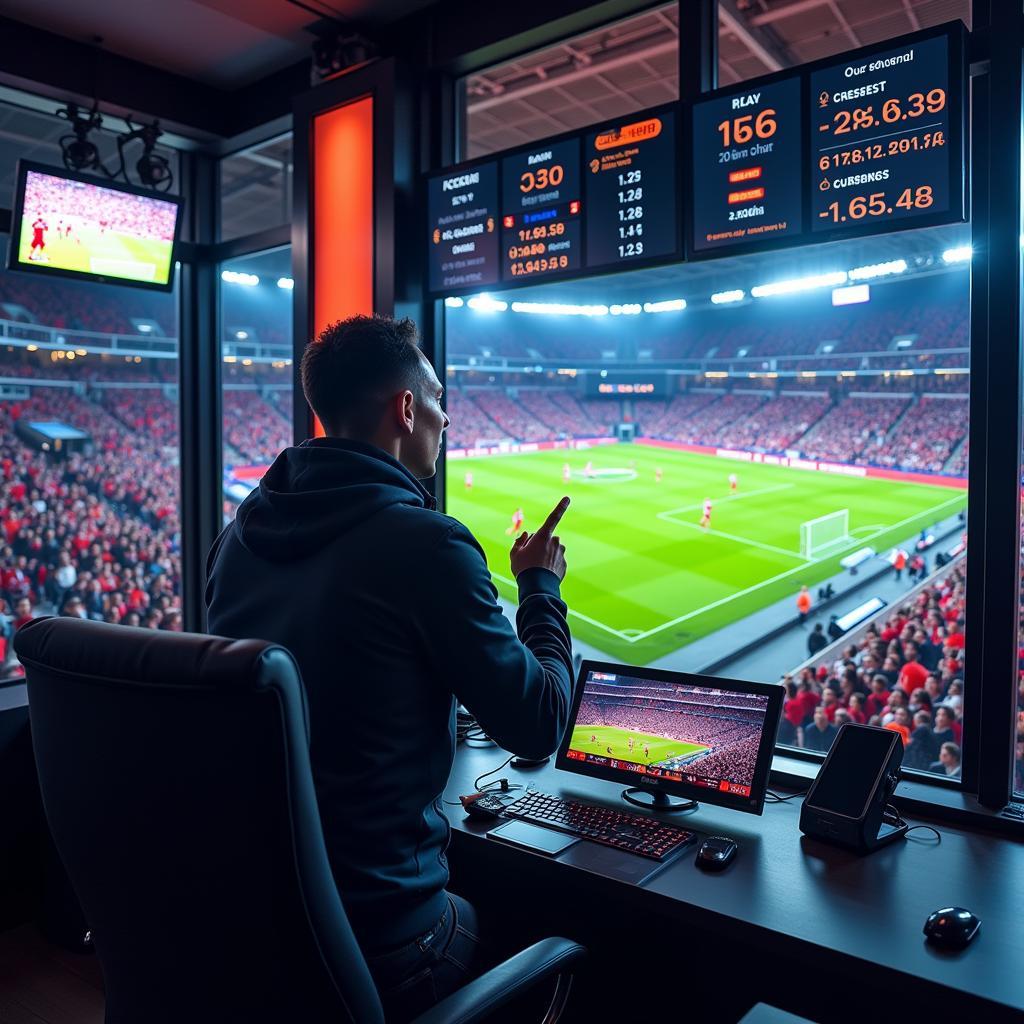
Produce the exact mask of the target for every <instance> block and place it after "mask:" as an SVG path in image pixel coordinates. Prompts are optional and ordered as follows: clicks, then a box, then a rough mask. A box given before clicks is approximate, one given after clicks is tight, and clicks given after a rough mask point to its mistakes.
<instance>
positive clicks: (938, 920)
mask: <svg viewBox="0 0 1024 1024" xmlns="http://www.w3.org/2000/svg"><path fill="white" fill-rule="evenodd" d="M980 925H981V921H980V919H979V918H977V917H975V916H974V914H972V913H971V912H970V911H969V910H965V909H964V908H963V907H943V908H942V909H941V910H936V911H933V912H932V913H931V914H929V915H928V920H927V921H925V923H924V933H925V935H927V936H928V941H929V942H933V943H935V945H936V946H941V947H942V948H943V949H963V948H964V946H966V945H967V943H968V942H970V941H971V939H973V938H974V936H975V935H977V934H978V928H979V926H980Z"/></svg>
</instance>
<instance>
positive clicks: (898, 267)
mask: <svg viewBox="0 0 1024 1024" xmlns="http://www.w3.org/2000/svg"><path fill="white" fill-rule="evenodd" d="M906 269H907V261H906V260H888V261H887V262H886V263H869V264H867V265H866V266H863V267H854V268H853V270H848V271H847V272H846V276H847V277H849V279H850V280H851V281H869V280H871V279H872V278H875V277H889V276H890V275H892V274H902V273H903V272H904V271H905V270H906Z"/></svg>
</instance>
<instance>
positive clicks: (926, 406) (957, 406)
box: [865, 397, 967, 473]
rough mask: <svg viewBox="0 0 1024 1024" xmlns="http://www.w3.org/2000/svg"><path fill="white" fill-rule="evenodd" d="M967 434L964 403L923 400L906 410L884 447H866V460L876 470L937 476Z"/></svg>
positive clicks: (948, 400)
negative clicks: (896, 468) (887, 468)
mask: <svg viewBox="0 0 1024 1024" xmlns="http://www.w3.org/2000/svg"><path fill="white" fill-rule="evenodd" d="M966 432H967V405H966V403H965V402H962V401H959V400H957V399H949V398H928V397H924V398H922V399H921V400H920V401H919V402H917V403H915V404H914V405H913V406H911V408H910V409H908V410H907V414H906V415H905V416H904V417H903V419H902V420H900V422H899V424H898V426H897V427H896V429H895V430H894V431H893V432H892V434H891V436H890V437H888V438H887V439H886V442H885V444H884V445H879V446H878V448H877V449H872V448H870V447H869V448H868V449H867V451H866V452H865V457H866V459H867V461H868V462H872V463H875V464H876V465H879V466H899V467H900V468H901V469H911V470H921V471H923V472H926V473H939V472H941V471H942V470H943V467H944V466H945V465H946V463H947V462H948V461H949V457H950V455H951V454H952V453H953V449H954V448H956V446H957V445H958V444H959V443H960V442H961V441H962V440H963V439H964V435H965V434H966Z"/></svg>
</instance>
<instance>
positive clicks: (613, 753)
mask: <svg viewBox="0 0 1024 1024" xmlns="http://www.w3.org/2000/svg"><path fill="white" fill-rule="evenodd" d="M767 708H768V698H767V697H765V696H761V695H760V694H754V693H735V692H726V691H724V690H718V689H715V688H712V687H705V686H689V685H683V684H680V683H667V682H660V681H658V680H652V679H641V678H635V677H631V676H622V675H618V674H616V673H611V672H596V671H592V672H590V673H589V675H588V678H587V679H586V681H585V683H584V687H583V694H582V697H581V699H580V705H579V709H578V710H577V712H576V720H575V722H574V723H573V728H572V736H571V738H570V741H569V746H568V752H567V756H568V757H569V758H570V759H573V760H581V761H582V760H586V761H587V762H589V763H591V764H600V765H606V766H610V767H612V768H620V769H621V768H626V769H627V770H632V771H637V772H639V773H641V774H650V775H654V776H662V777H668V778H670V779H672V780H674V781H682V780H684V779H685V780H686V781H687V782H692V783H697V784H704V785H713V786H718V785H719V784H721V783H722V782H723V781H724V782H725V783H726V784H727V785H732V786H738V787H749V786H751V785H752V783H753V781H754V769H755V767H756V765H757V753H758V748H759V746H760V743H761V731H762V729H763V728H764V722H765V713H766V711H767Z"/></svg>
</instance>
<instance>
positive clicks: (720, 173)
mask: <svg viewBox="0 0 1024 1024" xmlns="http://www.w3.org/2000/svg"><path fill="white" fill-rule="evenodd" d="M801 106H802V101H801V97H800V77H799V75H796V76H794V77H792V78H788V79H783V80H782V81H777V82H772V83H767V84H763V85H750V86H748V87H747V88H745V89H740V90H733V91H730V92H727V93H721V94H719V95H717V96H715V97H713V98H711V99H709V100H704V101H701V102H698V103H695V104H694V107H693V147H692V160H693V238H692V248H693V251H694V252H707V251H710V250H713V249H720V248H724V247H732V246H746V245H749V244H752V243H757V242H770V241H772V240H775V239H779V238H786V237H788V236H790V235H798V234H800V232H801V231H802V230H803V217H802V208H803V207H802V194H801V180H800V178H801V175H800V164H801V162H802V159H803V150H802V143H801V137H802V136H801V131H802V123H801Z"/></svg>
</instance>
